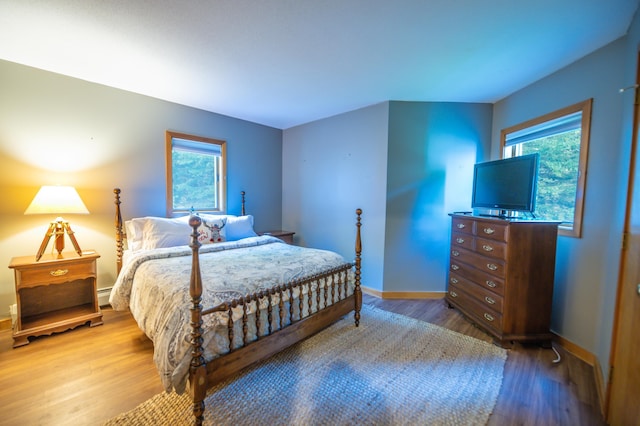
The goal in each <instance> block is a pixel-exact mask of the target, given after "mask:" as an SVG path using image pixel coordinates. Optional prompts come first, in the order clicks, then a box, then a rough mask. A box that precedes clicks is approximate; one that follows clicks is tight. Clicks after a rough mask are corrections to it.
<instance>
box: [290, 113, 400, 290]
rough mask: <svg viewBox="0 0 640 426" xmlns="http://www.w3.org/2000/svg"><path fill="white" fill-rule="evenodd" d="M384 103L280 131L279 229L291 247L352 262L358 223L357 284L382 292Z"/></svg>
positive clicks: (385, 116)
mask: <svg viewBox="0 0 640 426" xmlns="http://www.w3.org/2000/svg"><path fill="white" fill-rule="evenodd" d="M388 114H389V104H388V103H387V102H385V103H382V104H378V105H374V106H370V107H367V108H363V109H359V110H356V111H352V112H348V113H345V114H341V115H338V116H335V117H330V118H326V119H324V120H319V121H315V122H313V123H309V124H305V125H302V126H298V127H293V128H290V129H287V130H285V131H284V135H283V147H282V163H283V171H282V206H283V207H282V225H283V227H284V228H285V229H287V230H291V231H295V232H296V242H297V243H299V244H301V245H303V246H309V247H317V248H323V249H329V250H334V251H337V252H338V253H340V254H342V255H343V256H345V257H346V258H347V259H353V253H354V246H353V241H354V236H355V226H354V224H355V213H354V211H355V209H356V208H361V209H362V210H363V216H362V228H361V230H362V240H363V253H362V283H363V285H364V286H366V287H369V288H372V289H375V290H378V291H381V290H382V268H383V263H384V239H385V234H384V229H385V225H384V223H385V214H386V212H385V194H386V182H387V180H386V179H387V132H388V128H387V126H388Z"/></svg>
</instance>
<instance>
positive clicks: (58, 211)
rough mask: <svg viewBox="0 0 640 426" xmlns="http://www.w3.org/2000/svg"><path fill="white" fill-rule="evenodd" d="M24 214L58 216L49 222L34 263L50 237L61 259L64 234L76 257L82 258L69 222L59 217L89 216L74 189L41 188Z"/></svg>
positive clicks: (60, 187) (68, 187)
mask: <svg viewBox="0 0 640 426" xmlns="http://www.w3.org/2000/svg"><path fill="white" fill-rule="evenodd" d="M24 214H50V215H58V217H57V218H56V219H55V220H54V221H53V222H51V224H50V225H49V229H48V230H47V233H46V234H45V235H44V239H43V240H42V244H41V245H40V249H39V250H38V254H36V262H37V261H38V260H40V258H41V257H42V254H43V253H44V251H45V249H46V248H47V245H48V244H49V240H50V239H51V237H55V248H56V250H57V251H58V257H62V250H64V234H65V233H66V234H67V235H69V239H70V240H71V242H72V243H73V248H74V249H75V250H76V253H78V256H82V250H80V246H79V245H78V242H77V241H76V237H75V236H74V235H73V231H72V230H71V227H70V226H69V222H67V221H66V220H64V219H63V218H62V217H60V216H59V215H63V214H89V210H87V207H86V206H85V205H84V203H83V202H82V199H80V196H79V195H78V192H77V191H76V189H75V188H74V187H72V186H60V185H56V186H47V185H45V186H43V187H42V188H40V190H39V191H38V193H37V194H36V196H35V197H34V199H33V201H31V204H29V207H27V210H25V212H24Z"/></svg>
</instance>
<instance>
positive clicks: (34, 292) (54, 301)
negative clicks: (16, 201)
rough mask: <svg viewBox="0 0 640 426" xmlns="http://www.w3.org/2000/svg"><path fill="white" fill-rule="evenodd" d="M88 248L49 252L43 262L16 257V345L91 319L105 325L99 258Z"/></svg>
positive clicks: (14, 261)
mask: <svg viewBox="0 0 640 426" xmlns="http://www.w3.org/2000/svg"><path fill="white" fill-rule="evenodd" d="M99 257H100V255H99V254H98V253H97V252H95V251H94V250H87V251H84V252H83V253H82V256H80V255H78V254H77V253H75V252H63V253H61V254H47V255H44V256H42V258H41V259H40V260H39V261H35V260H34V258H33V256H21V257H14V258H13V259H11V262H10V263H9V268H11V269H13V270H14V278H15V289H16V307H17V315H16V322H15V325H14V327H13V347H14V348H17V347H18V346H24V345H27V344H29V337H34V336H42V335H50V334H52V333H59V332H62V331H66V330H69V329H72V328H75V327H77V326H79V325H83V324H86V323H87V322H90V323H91V324H90V325H91V327H94V326H96V325H101V324H102V312H101V311H100V306H99V305H98V293H97V259H98V258H99Z"/></svg>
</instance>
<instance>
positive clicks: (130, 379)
mask: <svg viewBox="0 0 640 426" xmlns="http://www.w3.org/2000/svg"><path fill="white" fill-rule="evenodd" d="M364 301H365V303H368V304H370V305H373V306H377V307H379V308H381V309H385V310H388V311H392V312H396V313H400V314H403V315H407V316H410V317H413V318H417V319H421V320H424V321H428V322H431V323H433V324H437V325H440V326H442V327H446V328H448V329H450V330H454V331H457V332H459V333H463V334H467V335H469V336H472V337H476V338H478V339H481V340H485V341H491V339H490V337H489V336H487V335H486V334H485V333H484V332H482V331H481V330H479V329H477V328H475V327H474V326H473V325H471V324H470V323H469V322H468V321H466V320H465V319H464V318H463V317H462V316H461V315H460V314H459V312H457V311H456V310H452V309H447V307H446V305H445V303H444V302H443V301H442V300H382V299H378V298H376V297H373V296H368V295H365V297H364ZM103 313H104V325H102V326H98V327H94V328H89V327H88V326H83V327H79V328H77V329H75V330H71V331H68V332H65V333H60V334H56V335H53V336H43V337H38V338H36V339H33V340H32V342H31V343H30V344H29V345H27V346H24V347H21V348H17V349H12V339H11V332H10V331H8V330H7V331H0V407H2V408H1V410H0V425H56V426H58V425H74V426H76V425H101V424H102V423H103V422H104V421H105V420H107V419H109V418H111V417H113V416H115V415H117V414H119V413H121V412H124V411H127V410H130V409H132V408H134V407H135V406H136V405H138V404H140V403H142V402H143V401H145V400H147V399H148V398H150V397H151V396H153V395H155V394H157V393H159V392H162V386H161V384H160V379H159V378H158V374H157V372H156V369H155V366H154V364H153V359H152V358H153V348H152V345H151V343H150V342H149V340H147V338H146V337H145V336H144V335H143V334H142V332H140V330H139V329H138V326H137V324H136V323H135V321H134V320H133V318H132V317H131V315H130V314H129V313H126V312H114V311H113V310H111V309H104V310H103ZM362 320H363V321H365V320H366V319H365V318H363V319H362ZM558 350H559V351H560V354H561V355H562V361H561V362H560V363H558V364H554V363H553V362H552V361H553V360H554V359H555V357H556V356H555V354H554V353H553V351H551V350H549V349H543V348H540V347H537V346H527V347H524V346H522V345H519V344H516V345H514V348H513V349H510V350H509V355H508V359H507V363H506V366H505V374H504V381H503V385H502V388H501V390H500V395H499V397H498V403H497V405H496V407H495V410H494V413H493V414H492V415H491V418H490V420H489V424H490V425H545V426H548V425H604V424H605V423H604V421H603V420H602V416H601V415H600V413H599V409H598V402H597V401H598V397H597V393H596V388H595V381H594V377H593V371H592V368H591V367H590V366H588V365H587V364H585V363H584V362H582V361H580V360H578V359H577V358H575V357H574V356H572V355H571V354H569V353H567V352H565V351H563V350H562V348H558Z"/></svg>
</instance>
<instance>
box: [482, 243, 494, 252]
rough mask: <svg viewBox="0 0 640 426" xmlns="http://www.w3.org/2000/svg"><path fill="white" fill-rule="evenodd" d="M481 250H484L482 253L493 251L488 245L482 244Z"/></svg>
mask: <svg viewBox="0 0 640 426" xmlns="http://www.w3.org/2000/svg"><path fill="white" fill-rule="evenodd" d="M482 250H484V251H493V247H491V246H490V245H489V244H483V245H482Z"/></svg>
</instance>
